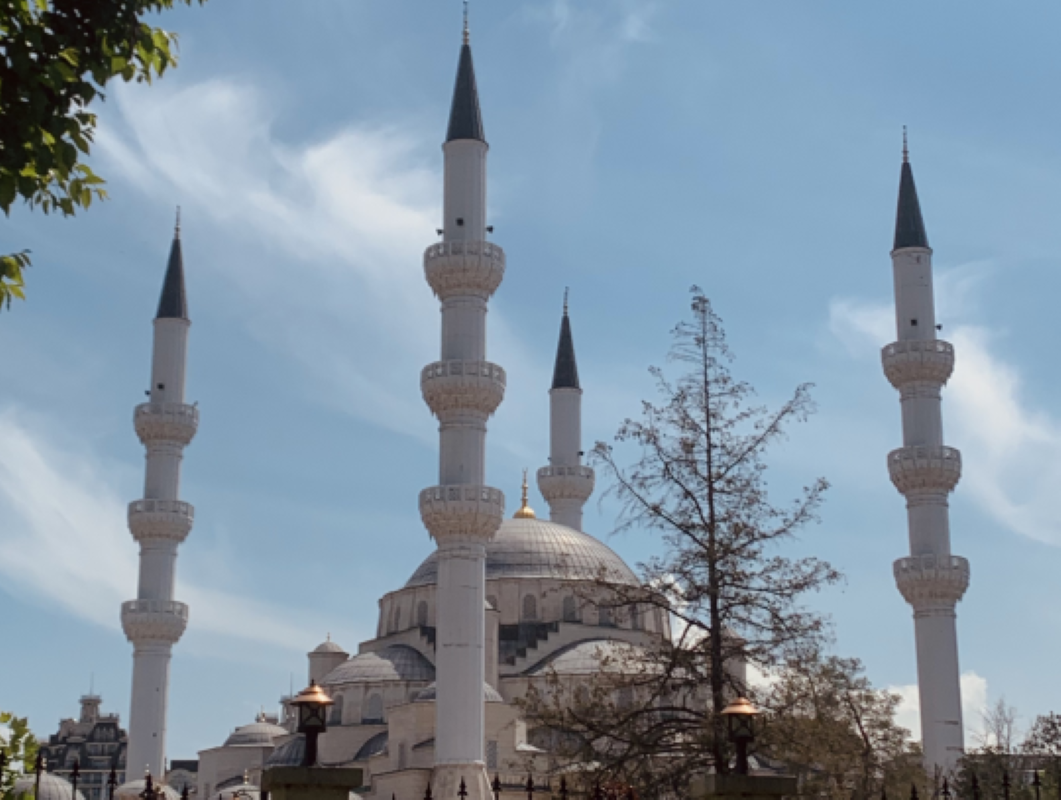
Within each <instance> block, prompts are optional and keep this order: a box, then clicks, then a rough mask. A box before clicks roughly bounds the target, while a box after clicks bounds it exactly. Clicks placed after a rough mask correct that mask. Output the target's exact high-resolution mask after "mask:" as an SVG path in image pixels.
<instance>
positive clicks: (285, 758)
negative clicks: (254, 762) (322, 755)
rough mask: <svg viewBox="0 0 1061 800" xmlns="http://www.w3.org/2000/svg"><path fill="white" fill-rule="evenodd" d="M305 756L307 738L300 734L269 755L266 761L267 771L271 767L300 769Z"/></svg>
mask: <svg viewBox="0 0 1061 800" xmlns="http://www.w3.org/2000/svg"><path fill="white" fill-rule="evenodd" d="M305 754H306V737H305V736H304V735H303V734H301V733H300V734H297V735H296V736H294V737H293V738H292V739H291V740H290V741H287V742H284V743H283V744H282V745H280V746H279V747H277V748H276V749H275V750H273V752H272V753H270V754H269V757H268V758H267V759H265V769H268V768H269V767H300V766H302V758H303V756H305Z"/></svg>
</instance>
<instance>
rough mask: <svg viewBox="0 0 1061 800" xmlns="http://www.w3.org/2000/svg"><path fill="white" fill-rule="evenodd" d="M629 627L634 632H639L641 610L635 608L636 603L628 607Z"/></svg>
mask: <svg viewBox="0 0 1061 800" xmlns="http://www.w3.org/2000/svg"><path fill="white" fill-rule="evenodd" d="M630 627H631V628H633V629H634V630H635V631H639V630H641V609H640V608H638V607H637V603H634V605H632V606H630Z"/></svg>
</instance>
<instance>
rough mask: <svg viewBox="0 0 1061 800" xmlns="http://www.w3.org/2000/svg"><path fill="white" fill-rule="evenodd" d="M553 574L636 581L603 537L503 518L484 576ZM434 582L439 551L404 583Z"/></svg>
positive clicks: (535, 521)
mask: <svg viewBox="0 0 1061 800" xmlns="http://www.w3.org/2000/svg"><path fill="white" fill-rule="evenodd" d="M505 578H555V579H557V580H581V581H592V580H597V579H604V580H608V581H611V582H613V583H623V584H629V585H632V586H633V585H637V583H638V580H637V576H636V575H634V573H633V572H632V571H631V569H630V568H629V567H628V566H626V563H625V562H624V561H623V560H622V559H621V558H619V556H618V555H617V554H616V553H615V551H613V550H612V549H611V548H610V547H608V546H607V545H606V544H604V543H603V542H601V541H599V540H598V539H594V538H593V537H592V536H590V535H589V534H588V533H582V532H581V531H576V530H574V529H573V528H568V527H567V526H565V525H560V524H558V523H555V522H548V521H546V520H541V519H533V518H527V517H524V518H520V519H506V520H505V521H504V522H502V523H501V527H500V528H498V531H497V534H496V535H495V536H494V538H493V540H492V541H490V542H489V543H487V545H486V579H487V580H502V579H505ZM437 582H438V554H437V552H435V553H432V554H431V555H430V556H428V557H427V558H426V559H425V560H424V562H423V563H422V564H421V565H420V566H419V567H418V568H417V570H416V572H414V573H413V576H412V577H411V578H409V580H408V581H407V582H406V584H405V588H407V589H409V588H412V587H415V586H431V585H433V584H435V583H437Z"/></svg>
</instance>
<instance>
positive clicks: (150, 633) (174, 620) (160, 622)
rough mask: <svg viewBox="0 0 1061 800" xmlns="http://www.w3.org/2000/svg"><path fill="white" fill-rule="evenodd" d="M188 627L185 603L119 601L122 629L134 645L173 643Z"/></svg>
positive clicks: (169, 601) (174, 601)
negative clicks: (120, 602)
mask: <svg viewBox="0 0 1061 800" xmlns="http://www.w3.org/2000/svg"><path fill="white" fill-rule="evenodd" d="M186 627H188V606H186V605H185V604H184V603H178V602H177V601H176V600H129V601H128V602H125V603H122V630H123V631H125V636H126V638H128V639H129V641H130V642H133V643H134V644H138V643H144V642H165V643H167V644H176V643H177V641H178V640H179V639H180V638H181V635H182V634H183V633H184V629H185V628H186Z"/></svg>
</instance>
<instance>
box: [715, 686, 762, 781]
mask: <svg viewBox="0 0 1061 800" xmlns="http://www.w3.org/2000/svg"><path fill="white" fill-rule="evenodd" d="M758 713H759V709H757V708H756V707H755V706H753V705H752V704H751V701H749V700H748V699H747V698H746V697H738V698H737V699H736V700H734V701H733V702H732V703H730V704H729V705H728V706H726V707H725V708H724V709H722V715H723V716H724V717H725V718H726V727H727V729H728V730H729V738H730V741H731V742H733V743H734V744H735V745H737V774H738V775H747V774H748V745H749V744H750V743H751V742H752V741H754V740H755V717H756V715H757V714H758Z"/></svg>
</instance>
